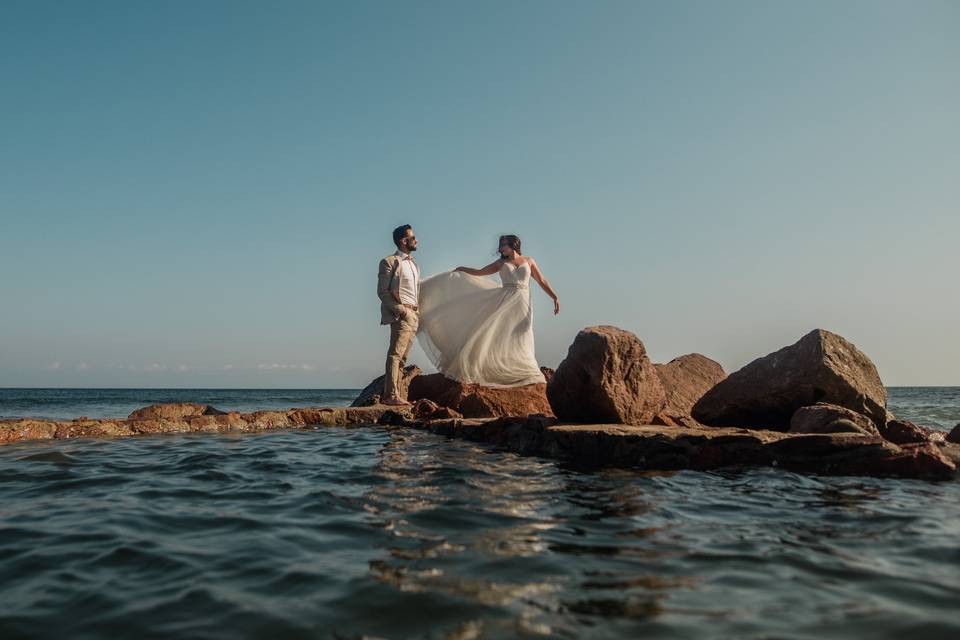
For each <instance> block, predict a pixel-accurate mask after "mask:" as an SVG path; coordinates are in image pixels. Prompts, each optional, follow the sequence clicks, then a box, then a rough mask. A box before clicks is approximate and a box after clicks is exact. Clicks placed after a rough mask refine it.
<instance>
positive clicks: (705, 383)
mask: <svg viewBox="0 0 960 640" xmlns="http://www.w3.org/2000/svg"><path fill="white" fill-rule="evenodd" d="M653 367H654V369H656V370H657V376H658V377H659V378H660V383H661V384H662V385H663V391H664V393H665V394H666V396H667V403H666V405H664V407H663V413H664V414H666V415H668V416H675V417H680V416H689V415H690V410H691V409H693V405H694V404H696V402H697V400H699V399H700V398H701V397H703V394H705V393H706V392H707V391H709V390H710V389H712V388H713V387H714V386H715V385H716V384H717V383H718V382H720V381H721V380H723V379H724V378H726V377H727V374H726V372H724V370H723V367H722V366H720V363H719V362H716V361H714V360H711V359H710V358H708V357H707V356H704V355H700V354H699V353H690V354H687V355H685V356H680V357H679V358H674V359H673V360H671V361H670V362H668V363H666V364H655V365H653Z"/></svg>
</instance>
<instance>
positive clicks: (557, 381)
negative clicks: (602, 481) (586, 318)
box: [547, 326, 666, 424]
mask: <svg viewBox="0 0 960 640" xmlns="http://www.w3.org/2000/svg"><path fill="white" fill-rule="evenodd" d="M547 397H548V398H549V400H550V406H551V407H553V413H554V414H555V415H556V416H557V417H558V418H559V419H561V420H563V421H568V422H587V423H621V424H647V423H649V422H650V421H651V420H652V419H653V417H654V416H656V415H657V414H658V413H660V412H661V411H662V410H663V407H664V404H665V402H666V394H665V393H664V390H663V385H662V384H661V383H660V378H659V376H658V375H657V371H656V369H654V367H653V364H652V363H651V362H650V359H649V358H648V357H647V351H646V349H645V348H644V346H643V343H642V342H641V341H640V339H639V338H637V336H635V335H634V334H632V333H630V332H629V331H624V330H623V329H619V328H617V327H611V326H599V327H588V328H586V329H584V330H583V331H581V332H580V333H579V334H577V337H576V338H575V339H574V341H573V344H572V345H570V349H569V351H568V352H567V357H566V358H565V359H564V360H563V362H561V363H560V366H559V367H557V371H556V373H554V375H553V378H551V380H550V383H549V384H548V385H547Z"/></svg>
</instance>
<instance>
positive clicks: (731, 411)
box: [692, 329, 887, 431]
mask: <svg viewBox="0 0 960 640" xmlns="http://www.w3.org/2000/svg"><path fill="white" fill-rule="evenodd" d="M818 402H827V403H830V404H835V405H839V406H841V407H845V408H847V409H851V410H853V411H856V412H857V413H860V414H863V415H865V416H867V417H869V418H870V419H871V420H872V421H873V422H874V423H875V424H876V425H877V426H880V425H881V424H885V423H886V419H887V410H886V403H887V392H886V389H885V388H884V386H883V383H882V382H881V381H880V376H879V374H878V373H877V369H876V367H875V366H874V365H873V363H872V362H871V361H870V359H869V358H867V356H865V355H864V354H863V353H862V352H861V351H860V350H859V349H857V348H856V347H855V346H854V345H853V344H851V343H850V342H848V341H847V340H845V339H844V338H842V337H840V336H838V335H836V334H835V333H830V332H829V331H825V330H823V329H816V330H814V331H811V332H810V333H808V334H807V335H805V336H804V337H803V338H801V339H800V340H799V341H797V342H796V343H794V344H792V345H790V346H788V347H784V348H783V349H780V350H779V351H776V352H774V353H771V354H769V355H767V356H764V357H762V358H758V359H757V360H754V361H753V362H751V363H750V364H748V365H746V366H745V367H743V368H742V369H740V370H739V371H736V372H734V373H732V374H730V375H729V376H727V378H726V379H725V380H723V381H722V382H720V383H719V384H717V385H716V386H715V387H713V388H712V389H710V390H709V391H707V392H706V393H705V394H704V395H703V397H702V398H700V400H698V401H697V403H696V404H695V405H694V407H693V411H692V414H693V417H694V418H696V419H697V420H699V421H700V422H702V423H704V424H709V425H715V426H742V427H748V428H754V429H762V428H767V429H776V430H780V431H786V430H787V429H789V428H790V419H791V417H792V416H793V414H794V413H795V412H796V411H797V409H800V408H801V407H805V406H808V405H812V404H816V403H818Z"/></svg>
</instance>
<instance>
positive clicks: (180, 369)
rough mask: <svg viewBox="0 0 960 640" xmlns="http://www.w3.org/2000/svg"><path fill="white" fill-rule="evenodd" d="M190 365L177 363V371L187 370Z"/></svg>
mask: <svg viewBox="0 0 960 640" xmlns="http://www.w3.org/2000/svg"><path fill="white" fill-rule="evenodd" d="M189 370H190V367H188V366H187V365H185V364H181V365H177V371H189Z"/></svg>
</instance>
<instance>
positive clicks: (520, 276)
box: [500, 262, 530, 289]
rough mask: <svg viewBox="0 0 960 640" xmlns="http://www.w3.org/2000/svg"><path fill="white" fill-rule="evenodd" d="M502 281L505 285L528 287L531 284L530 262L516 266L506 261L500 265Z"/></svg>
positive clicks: (520, 287)
mask: <svg viewBox="0 0 960 640" xmlns="http://www.w3.org/2000/svg"><path fill="white" fill-rule="evenodd" d="M500 282H502V283H503V286H505V287H516V288H519V289H526V288H527V286H528V285H529V284H530V264H529V263H526V262H524V263H523V264H521V265H520V266H514V264H513V263H511V262H504V263H503V264H502V265H500Z"/></svg>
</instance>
